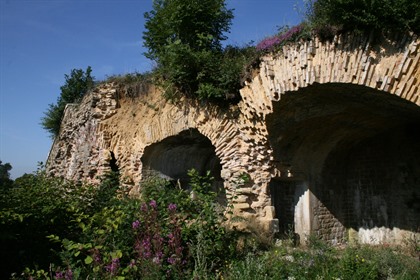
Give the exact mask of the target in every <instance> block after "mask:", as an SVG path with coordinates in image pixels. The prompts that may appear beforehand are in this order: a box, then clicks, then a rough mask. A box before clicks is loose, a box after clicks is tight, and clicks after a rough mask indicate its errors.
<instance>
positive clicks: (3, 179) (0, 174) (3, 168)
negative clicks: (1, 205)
mask: <svg viewBox="0 0 420 280" xmlns="http://www.w3.org/2000/svg"><path fill="white" fill-rule="evenodd" d="M10 170H12V165H10V163H5V164H3V162H2V161H1V160H0V191H3V190H5V189H8V188H10V187H12V185H13V180H12V179H10V173H9V171H10Z"/></svg>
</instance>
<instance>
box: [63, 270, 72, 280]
mask: <svg viewBox="0 0 420 280" xmlns="http://www.w3.org/2000/svg"><path fill="white" fill-rule="evenodd" d="M64 279H65V280H72V279H73V271H71V268H70V267H69V268H68V269H67V270H66V274H65V275H64Z"/></svg>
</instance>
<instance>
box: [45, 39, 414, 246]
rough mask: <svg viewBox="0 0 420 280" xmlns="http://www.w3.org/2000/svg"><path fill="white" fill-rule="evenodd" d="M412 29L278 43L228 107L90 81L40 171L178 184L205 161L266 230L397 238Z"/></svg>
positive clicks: (407, 214)
mask: <svg viewBox="0 0 420 280" xmlns="http://www.w3.org/2000/svg"><path fill="white" fill-rule="evenodd" d="M419 42H420V41H418V40H416V39H415V38H414V39H413V38H404V39H403V40H401V41H399V42H397V43H390V42H387V41H383V42H381V43H380V44H375V45H371V42H370V41H369V38H365V37H362V36H359V37H358V36H353V35H346V36H340V37H336V38H335V39H334V41H333V42H330V43H322V42H320V41H318V40H317V39H314V40H312V41H309V42H304V43H300V44H294V45H290V46H287V47H284V48H283V52H282V54H278V55H272V56H266V57H264V58H263V59H262V62H261V65H260V69H259V71H258V73H256V74H255V76H254V77H253V79H252V80H250V81H248V82H247V83H246V85H245V87H244V88H243V89H242V90H241V96H242V101H241V102H240V103H239V104H238V105H237V106H232V107H231V108H229V109H220V108H217V107H214V106H210V105H208V104H207V105H203V104H200V103H197V102H191V101H187V100H181V101H180V102H179V103H177V104H171V103H168V102H166V101H165V100H163V99H162V97H161V92H160V90H159V89H157V88H154V87H153V86H151V87H149V88H148V89H147V90H144V91H142V90H139V89H136V88H132V87H131V88H130V87H129V86H126V87H122V86H120V85H117V84H113V83H110V84H103V85H100V86H98V87H97V88H96V89H95V90H93V91H92V92H91V93H89V94H88V95H87V96H86V97H85V98H84V99H83V101H82V102H81V104H80V105H69V106H68V107H67V108H66V112H65V117H64V119H63V122H62V127H61V132H60V135H59V137H58V138H57V139H56V141H55V142H54V144H53V147H52V149H51V152H50V155H49V158H48V161H47V171H48V172H50V173H51V174H53V175H57V176H64V177H66V178H69V179H75V180H83V181H87V182H93V183H95V182H96V180H97V177H98V176H100V175H102V174H104V173H105V172H107V171H109V170H111V169H112V168H113V169H118V170H119V171H120V173H121V178H124V180H125V184H127V185H129V186H131V191H132V192H138V191H139V190H140V189H141V180H142V179H144V178H145V177H147V176H149V175H150V174H151V173H153V174H158V175H159V176H164V177H168V178H171V179H174V180H179V181H180V183H181V184H183V185H187V184H188V178H187V176H186V172H187V170H188V169H190V168H192V167H194V168H195V169H197V170H198V171H201V172H204V171H205V170H211V172H212V174H213V176H214V177H215V178H216V183H215V186H216V187H218V188H222V189H224V190H225V191H226V197H233V196H235V197H236V198H235V199H234V200H233V201H232V203H233V205H234V209H235V211H234V212H235V214H236V215H240V216H242V217H244V218H246V219H248V220H251V219H252V220H254V221H256V222H257V223H258V224H259V226H261V228H262V229H265V230H267V231H280V232H284V231H287V230H289V229H292V230H294V231H295V232H296V233H297V234H299V236H300V238H301V240H302V241H303V240H304V238H305V237H306V236H307V235H308V234H311V233H316V234H318V235H320V236H322V237H323V238H324V239H326V240H329V241H331V242H333V243H339V242H343V241H344V239H346V238H349V237H350V238H358V239H359V240H361V241H363V242H399V240H400V239H401V238H404V237H406V236H407V235H410V234H416V232H417V234H418V229H419V228H420V220H419V219H420V218H419V217H420V215H419V214H420V212H419V211H420V209H419V208H420V206H419V197H420V191H419V189H418V184H419V183H420V144H419V143H420V133H419V132H418V131H419V125H420V107H419V105H420V91H419V85H420V70H419V60H420V51H419V46H418V44H419ZM133 90H134V91H136V93H135V95H136V96H137V97H130V96H133ZM244 174H247V175H248V176H249V178H250V180H249V181H247V182H241V179H240V178H241V176H243V175H244ZM244 226H246V223H245V224H244ZM349 235H350V236H349ZM372 240H373V241H372Z"/></svg>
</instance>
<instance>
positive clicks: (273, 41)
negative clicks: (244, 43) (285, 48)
mask: <svg viewBox="0 0 420 280" xmlns="http://www.w3.org/2000/svg"><path fill="white" fill-rule="evenodd" d="M280 43H281V41H280V38H279V37H277V36H273V37H268V38H265V39H264V40H262V41H261V42H260V43H258V45H257V46H256V47H255V48H256V49H257V50H259V51H264V50H269V49H272V48H274V47H275V46H277V45H278V44H280Z"/></svg>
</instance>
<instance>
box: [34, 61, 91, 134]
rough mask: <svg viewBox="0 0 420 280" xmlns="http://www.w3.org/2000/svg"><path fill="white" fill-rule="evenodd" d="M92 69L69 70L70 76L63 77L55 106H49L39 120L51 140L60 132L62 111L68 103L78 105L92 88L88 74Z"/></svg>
mask: <svg viewBox="0 0 420 280" xmlns="http://www.w3.org/2000/svg"><path fill="white" fill-rule="evenodd" d="M91 72H92V68H91V67H90V66H88V67H87V68H86V72H84V71H83V70H82V69H73V70H71V73H70V75H64V77H65V79H66V83H65V84H64V85H63V86H61V87H60V89H61V94H60V96H59V97H58V99H57V103H56V104H49V105H48V109H47V111H46V112H44V117H42V118H41V125H42V127H43V128H44V129H45V130H47V131H48V132H49V133H50V135H51V137H52V138H55V137H56V136H57V135H58V133H59V132H60V126H61V121H62V119H63V115H64V109H65V107H66V105H67V104H69V103H78V102H80V100H81V99H82V97H83V96H84V95H85V94H86V93H87V91H88V90H89V89H90V88H92V87H93V84H94V77H92V76H91V75H90V74H91Z"/></svg>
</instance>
